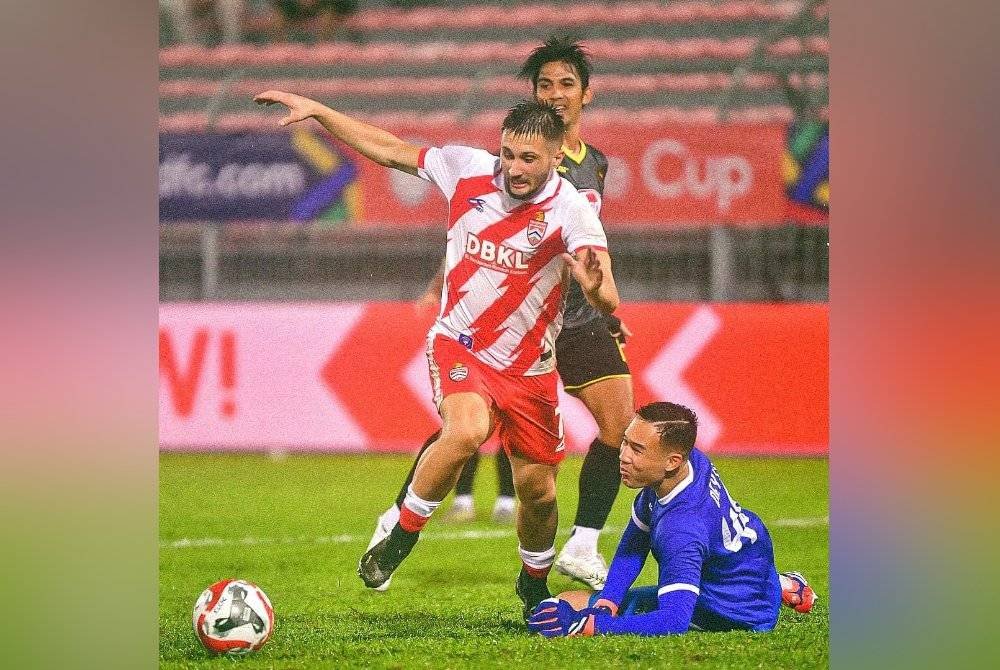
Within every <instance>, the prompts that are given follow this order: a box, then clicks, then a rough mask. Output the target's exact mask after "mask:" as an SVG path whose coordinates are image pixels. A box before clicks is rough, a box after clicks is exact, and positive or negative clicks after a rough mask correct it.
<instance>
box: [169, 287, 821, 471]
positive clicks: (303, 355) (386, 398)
mask: <svg viewBox="0 0 1000 670" xmlns="http://www.w3.org/2000/svg"><path fill="white" fill-rule="evenodd" d="M620 312H621V317H622V319H623V320H625V321H626V323H628V324H629V327H630V328H631V329H632V330H633V331H634V332H635V337H633V338H632V339H630V340H629V343H628V345H627V346H626V347H625V350H626V354H627V355H628V358H629V362H630V364H631V367H632V371H633V378H634V383H635V392H636V402H637V404H638V405H641V404H644V403H646V402H649V401H652V400H662V399H668V400H673V401H676V402H680V403H683V404H685V405H689V406H690V407H692V408H694V409H695V411H696V412H697V413H698V416H699V417H700V421H701V427H700V429H699V440H700V442H699V443H700V446H702V447H703V448H705V449H707V450H710V451H711V452H713V453H729V454H749V453H753V454H810V455H825V454H826V453H827V450H828V436H827V432H828V402H827V386H828V377H829V371H828V365H827V361H828V351H827V348H828V347H827V345H828V332H827V316H828V311H827V306H826V305H822V304H788V305H759V304H754V305H739V304H736V305H680V304H655V303H645V304H629V305H624V306H623V307H622V308H621V310H620ZM429 325H430V319H429V317H419V316H417V315H416V313H415V311H414V309H413V306H412V305H410V304H407V303H367V304H366V303H339V304H338V303H331V304H322V303H308V304H277V303H259V304H253V303H240V304H204V303H191V304H184V303H168V304H163V305H161V306H160V386H159V394H160V396H159V398H160V400H159V406H160V407H159V420H160V443H161V448H163V449H170V450H184V449H198V450H214V449H219V450H257V449H261V450H263V449H286V450H321V451H367V450H377V451H410V450H415V449H416V448H417V447H419V445H420V443H421V441H422V440H423V439H424V438H425V437H426V436H427V435H429V434H430V433H431V432H433V430H434V429H435V428H436V427H437V426H438V425H439V422H438V419H437V415H436V412H435V411H434V407H433V406H432V404H431V393H430V382H429V380H428V372H427V359H426V356H425V354H424V336H425V334H426V332H427V329H428V327H429ZM560 404H561V406H562V415H563V419H564V424H565V430H566V437H567V447H568V449H569V450H570V451H571V452H578V453H582V452H584V451H586V448H587V445H588V444H589V443H590V441H591V440H592V439H593V436H594V434H595V431H596V428H595V426H594V423H593V420H592V419H591V417H590V415H589V414H588V413H587V411H586V409H584V408H583V406H582V405H581V404H580V403H578V402H577V401H576V400H575V399H573V398H570V397H569V396H567V395H566V394H565V393H562V392H560Z"/></svg>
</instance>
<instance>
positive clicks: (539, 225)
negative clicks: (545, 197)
mask: <svg viewBox="0 0 1000 670" xmlns="http://www.w3.org/2000/svg"><path fill="white" fill-rule="evenodd" d="M548 227H549V224H548V223H546V221H545V212H535V215H534V216H532V217H531V221H529V222H528V232H527V235H528V242H529V243H531V246H533V247H537V246H538V245H539V243H541V241H542V238H544V237H545V229H546V228H548Z"/></svg>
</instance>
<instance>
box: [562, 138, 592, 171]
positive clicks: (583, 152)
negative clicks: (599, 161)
mask: <svg viewBox="0 0 1000 670" xmlns="http://www.w3.org/2000/svg"><path fill="white" fill-rule="evenodd" d="M562 152H563V153H564V154H565V155H566V156H567V157H568V158H569V159H570V160H571V161H573V162H574V163H576V164H577V165H579V164H580V163H582V162H583V159H584V158H586V157H587V143H586V142H584V141H583V140H580V151H579V152H577V153H573V152H572V151H570V150H569V147H567V146H566V145H565V144H564V145H562Z"/></svg>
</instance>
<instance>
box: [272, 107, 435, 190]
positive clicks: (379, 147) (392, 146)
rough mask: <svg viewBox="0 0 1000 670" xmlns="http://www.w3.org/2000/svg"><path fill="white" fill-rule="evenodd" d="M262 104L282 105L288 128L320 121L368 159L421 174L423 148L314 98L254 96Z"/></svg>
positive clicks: (280, 123) (283, 120)
mask: <svg viewBox="0 0 1000 670" xmlns="http://www.w3.org/2000/svg"><path fill="white" fill-rule="evenodd" d="M254 102H256V103H257V104H258V105H273V104H276V103H277V104H281V105H284V106H285V107H287V108H288V115H287V116H285V117H284V118H283V119H281V120H280V121H279V122H278V124H279V125H282V126H287V125H289V124H291V123H297V122H299V121H304V120H306V119H309V118H313V119H316V120H317V121H319V122H320V124H322V126H323V127H324V128H326V129H327V130H328V131H330V134H331V135H333V136H334V137H336V138H337V139H338V140H340V141H341V142H343V143H344V144H346V145H347V146H349V147H351V148H352V149H354V150H356V151H357V152H358V153H360V154H361V155H362V156H364V157H365V158H367V159H369V160H372V161H374V162H376V163H378V164H379V165H384V166H385V167H391V168H396V169H397V170H402V171H403V172H408V173H410V174H413V175H415V174H417V161H418V159H419V157H420V147H418V146H415V145H413V144H409V143H407V142H404V141H403V140H401V139H399V138H398V137H396V136H395V135H393V134H392V133H390V132H388V131H386V130H382V129H381V128H376V127H375V126H372V125H369V124H367V123H364V122H362V121H358V120H357V119H352V118H351V117H349V116H347V115H345V114H341V113H340V112H338V111H335V110H333V109H330V108H329V107H327V106H326V105H324V104H322V103H319V102H316V101H315V100H312V99H310V98H306V97H303V96H301V95H296V94H294V93H287V92H285V91H264V92H263V93H259V94H258V95H255V96H254Z"/></svg>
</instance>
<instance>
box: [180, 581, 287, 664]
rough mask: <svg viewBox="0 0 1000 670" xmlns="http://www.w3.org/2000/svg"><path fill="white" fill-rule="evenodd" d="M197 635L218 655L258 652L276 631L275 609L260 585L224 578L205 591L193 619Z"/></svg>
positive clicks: (196, 606) (196, 605)
mask: <svg viewBox="0 0 1000 670" xmlns="http://www.w3.org/2000/svg"><path fill="white" fill-rule="evenodd" d="M191 623H192V624H193V625H194V633H195V635H197V636H198V639H199V640H201V643H202V644H203V645H205V648H206V649H208V650H209V651H211V652H213V653H216V654H233V655H240V654H248V653H250V652H251V651H257V650H258V649H260V648H261V647H262V646H264V643H265V642H267V640H268V639H269V638H270V637H271V632H272V631H273V630H274V608H272V607H271V601H270V600H268V599H267V596H266V595H265V594H264V592H263V591H261V590H260V588H259V587H258V586H257V585H256V584H252V583H251V582H248V581H245V580H242V579H223V580H222V581H221V582H216V583H215V584H212V585H211V586H209V587H208V588H207V589H205V590H204V591H203V592H202V594H201V595H200V596H198V601H197V602H196V603H195V604H194V613H193V614H192V616H191Z"/></svg>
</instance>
